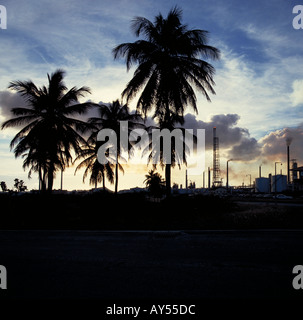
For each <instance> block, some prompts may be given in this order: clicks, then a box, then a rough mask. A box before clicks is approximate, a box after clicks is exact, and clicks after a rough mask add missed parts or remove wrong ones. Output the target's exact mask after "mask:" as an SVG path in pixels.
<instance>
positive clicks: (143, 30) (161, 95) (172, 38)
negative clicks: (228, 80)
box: [113, 7, 220, 126]
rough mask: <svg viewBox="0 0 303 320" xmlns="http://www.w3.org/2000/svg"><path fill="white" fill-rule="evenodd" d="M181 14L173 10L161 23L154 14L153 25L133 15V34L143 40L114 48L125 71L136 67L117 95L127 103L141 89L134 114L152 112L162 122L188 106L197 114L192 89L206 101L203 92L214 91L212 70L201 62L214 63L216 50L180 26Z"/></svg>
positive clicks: (198, 32)
mask: <svg viewBox="0 0 303 320" xmlns="http://www.w3.org/2000/svg"><path fill="white" fill-rule="evenodd" d="M181 16H182V11H181V9H179V8H177V7H175V8H173V9H172V10H171V11H170V12H169V13H168V16H167V18H166V19H165V18H163V16H162V15H161V14H159V15H158V16H156V18H155V21H154V23H153V22H151V21H149V20H148V19H146V18H144V17H136V18H134V19H133V22H132V30H133V31H134V33H135V35H136V36H138V37H139V36H140V35H142V36H143V37H144V40H138V41H135V42H133V43H123V44H120V45H118V46H117V47H116V48H115V49H114V50H113V53H114V57H115V59H116V58H119V57H125V60H126V65H127V69H128V70H129V69H130V67H131V66H132V64H138V67H137V69H136V70H135V73H134V76H133V78H132V79H131V80H130V81H129V83H128V84H127V86H126V88H125V90H124V91H123V93H122V96H123V97H126V98H127V102H128V101H130V100H131V99H132V98H134V96H135V95H136V94H137V93H138V92H140V91H142V92H141V94H140V97H139V99H138V102H137V110H139V111H142V113H143V114H144V115H145V117H146V115H147V112H148V111H150V110H152V109H153V108H154V112H153V115H154V118H156V120H158V122H162V124H169V118H170V115H171V113H174V114H176V115H178V116H180V117H181V118H183V115H184V110H185V108H186V106H187V105H189V106H191V107H192V108H193V110H194V111H195V112H197V105H196V94H195V92H194V89H193V87H195V88H197V89H198V91H199V92H201V93H202V94H203V95H204V96H205V97H206V99H207V100H209V101H210V97H209V94H208V92H210V93H212V94H214V93H215V91H214V89H213V86H214V80H213V75H214V71H215V70H214V68H213V66H212V65H211V64H209V63H208V62H206V61H205V60H203V59H204V58H210V59H218V58H219V55H220V52H219V50H218V49H216V48H214V47H212V46H209V45H207V42H208V39H207V36H208V32H207V31H204V30H197V29H195V30H189V29H188V27H187V26H186V25H184V24H182V23H181ZM168 126H169V125H168Z"/></svg>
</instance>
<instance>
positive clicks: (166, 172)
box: [165, 164, 171, 197]
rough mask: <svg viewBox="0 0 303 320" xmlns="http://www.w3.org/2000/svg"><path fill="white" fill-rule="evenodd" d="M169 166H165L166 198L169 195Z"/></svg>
mask: <svg viewBox="0 0 303 320" xmlns="http://www.w3.org/2000/svg"><path fill="white" fill-rule="evenodd" d="M170 180H171V164H166V165H165V185H166V196H167V197H170V195H171V181H170Z"/></svg>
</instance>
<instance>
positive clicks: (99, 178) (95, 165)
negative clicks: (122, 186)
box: [74, 130, 114, 191]
mask: <svg viewBox="0 0 303 320" xmlns="http://www.w3.org/2000/svg"><path fill="white" fill-rule="evenodd" d="M97 133H98V131H97V130H93V132H92V133H91V135H90V137H89V138H88V139H87V144H85V145H84V146H83V147H82V149H81V151H80V152H79V154H78V155H77V157H76V159H75V160H74V162H76V161H77V160H79V159H84V160H82V161H81V162H80V164H78V166H77V167H76V170H75V174H76V172H77V171H78V170H79V169H81V168H83V167H84V168H85V171H84V174H83V182H84V181H85V179H86V177H87V175H88V174H89V173H90V179H89V183H90V184H91V185H94V186H95V188H97V184H98V183H101V182H102V183H103V190H104V191H105V176H106V178H107V180H108V181H109V182H110V183H114V171H113V163H112V162H113V161H112V162H108V163H107V164H101V163H99V161H98V159H97V150H98V148H99V144H100V143H98V142H97Z"/></svg>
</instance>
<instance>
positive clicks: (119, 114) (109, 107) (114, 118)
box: [89, 100, 143, 194]
mask: <svg viewBox="0 0 303 320" xmlns="http://www.w3.org/2000/svg"><path fill="white" fill-rule="evenodd" d="M98 110H99V117H93V118H90V119H89V123H90V124H92V125H93V126H95V127H96V128H97V129H98V130H101V129H111V130H113V131H114V132H115V133H116V136H117V150H116V151H117V152H116V154H117V157H116V159H114V161H115V194H117V192H118V169H120V170H121V171H122V172H123V167H122V165H121V164H120V163H119V160H120V159H121V158H122V152H123V151H127V152H128V151H129V150H131V147H132V146H131V145H130V143H129V142H128V145H126V146H122V147H121V143H120V142H121V138H122V137H121V132H120V123H121V121H127V122H128V131H129V132H130V131H131V130H132V129H134V128H136V127H138V126H143V124H140V123H139V122H140V121H141V120H142V118H141V116H140V115H139V114H137V113H135V114H131V113H130V111H129V108H128V106H127V104H124V105H123V104H121V103H120V101H119V100H116V101H113V102H112V103H109V104H102V105H99V106H98ZM129 132H126V134H128V133H129ZM123 149H124V150H123ZM109 161H112V160H111V159H109Z"/></svg>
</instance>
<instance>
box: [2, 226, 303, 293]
mask: <svg viewBox="0 0 303 320" xmlns="http://www.w3.org/2000/svg"><path fill="white" fill-rule="evenodd" d="M300 264H303V231H300V230H299V231H298V230H297V231H287V230H286V231H279V230H278V231H267V230H263V231H258V230H254V231H201V232H198V231H197V232H191V233H187V232H179V231H177V232H144V231H142V232H97V231H96V232H94V231H0V265H4V266H5V267H6V269H7V290H0V298H22V299H24V298H25V299H31V298H58V299H69V298H77V299H82V298H85V299H91V298H94V299H125V298H128V299H145V298H147V299H155V298H157V299H159V298H164V299H165V298H170V299H219V298H223V299H225V298H229V299H238V298H242V299H252V298H262V299H268V298H270V299H273V298H282V299H284V298H290V299H296V298H298V299H303V293H302V292H303V290H295V289H293V287H292V280H293V278H294V275H293V274H292V269H293V267H294V266H295V265H300Z"/></svg>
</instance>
